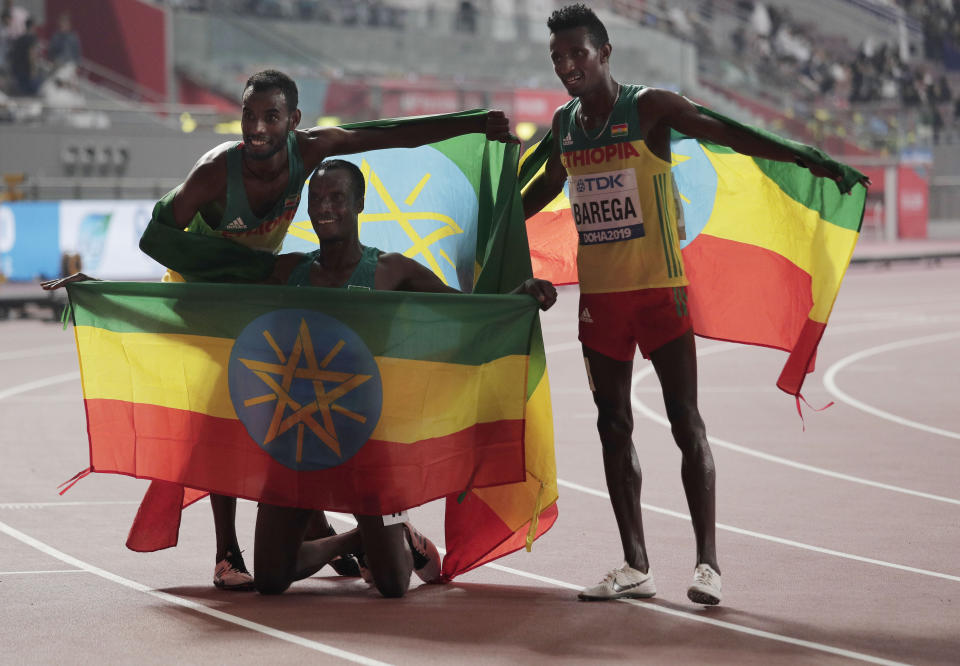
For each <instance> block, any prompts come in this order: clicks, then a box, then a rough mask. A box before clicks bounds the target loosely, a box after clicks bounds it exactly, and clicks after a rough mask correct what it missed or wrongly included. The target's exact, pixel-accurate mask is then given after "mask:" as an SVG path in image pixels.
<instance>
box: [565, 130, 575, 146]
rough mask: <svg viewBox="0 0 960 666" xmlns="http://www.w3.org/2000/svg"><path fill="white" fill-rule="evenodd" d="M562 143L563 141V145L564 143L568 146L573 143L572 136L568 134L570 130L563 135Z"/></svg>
mask: <svg viewBox="0 0 960 666" xmlns="http://www.w3.org/2000/svg"><path fill="white" fill-rule="evenodd" d="M562 143H563V145H565V146H569V145H570V144H572V143H573V137H572V136H570V132H567V135H566V136H565V137H563V141H562Z"/></svg>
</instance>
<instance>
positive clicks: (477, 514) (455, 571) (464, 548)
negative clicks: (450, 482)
mask: <svg viewBox="0 0 960 666" xmlns="http://www.w3.org/2000/svg"><path fill="white" fill-rule="evenodd" d="M556 520H557V503H556V502H554V503H553V504H551V505H550V506H547V507H544V508H543V510H542V511H541V512H540V518H539V521H538V523H537V532H536V536H535V537H534V538H536V539H539V538H540V536H541V535H542V534H543V533H545V532H546V531H547V530H549V529H550V528H551V527H553V524H554V522H556ZM445 525H446V530H445V536H444V540H445V542H446V544H447V556H446V557H444V558H443V571H442V576H443V579H444V580H447V581H449V580H453V579H454V578H455V577H457V576H459V575H460V574H462V573H465V572H467V571H470V570H471V569H475V568H477V567H479V566H481V565H483V564H486V563H487V562H492V561H493V560H495V559H497V558H498V557H503V556H504V555H507V554H509V553H512V552H514V551H517V550H520V549H521V548H524V547H525V546H526V545H527V532H528V531H529V530H530V522H529V521H527V522H526V523H524V524H523V525H522V526H521V527H520V528H519V529H518V530H515V531H514V530H511V529H510V528H509V527H508V526H507V524H506V523H504V522H503V520H502V519H501V518H500V516H499V515H497V513H496V512H495V511H494V510H493V509H491V508H490V506H489V505H488V504H487V503H486V502H484V501H483V500H482V499H480V497H479V496H478V495H476V494H475V493H470V494H469V495H467V498H466V499H465V500H464V501H463V502H462V503H457V502H455V501H450V500H448V501H447V517H446V521H445ZM478 529H479V530H482V533H480V532H478ZM490 544H494V546H493V547H492V548H491V547H490Z"/></svg>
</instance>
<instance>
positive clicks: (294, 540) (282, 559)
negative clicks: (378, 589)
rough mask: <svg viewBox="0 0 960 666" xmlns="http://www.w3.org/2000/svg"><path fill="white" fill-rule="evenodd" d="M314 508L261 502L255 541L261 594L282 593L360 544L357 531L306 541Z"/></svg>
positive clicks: (256, 566) (255, 555) (256, 581)
mask: <svg viewBox="0 0 960 666" xmlns="http://www.w3.org/2000/svg"><path fill="white" fill-rule="evenodd" d="M313 513H314V511H313V510H312V509H296V508H291V507H284V506H273V505H270V504H261V505H260V507H259V508H258V509H257V528H256V535H255V537H254V542H253V565H254V570H253V574H254V576H253V579H254V584H255V585H256V588H257V591H259V592H260V593H261V594H280V593H281V592H283V591H284V590H286V589H287V588H288V587H290V584H291V583H292V582H293V581H295V580H300V579H302V578H307V577H308V576H312V575H313V574H315V573H316V572H317V571H319V570H320V569H321V568H322V567H323V566H324V565H325V564H327V563H329V562H330V560H332V559H333V558H335V557H337V556H338V555H345V554H346V553H352V552H356V551H357V550H358V549H359V547H360V535H359V533H358V531H357V530H351V531H349V532H344V533H343V534H337V535H336V536H332V537H327V538H325V539H317V540H315V541H307V542H304V540H303V537H304V534H305V533H306V530H307V525H308V524H309V522H310V519H311V516H312V514H313Z"/></svg>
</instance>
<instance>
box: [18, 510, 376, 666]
mask: <svg viewBox="0 0 960 666" xmlns="http://www.w3.org/2000/svg"><path fill="white" fill-rule="evenodd" d="M0 532H3V533H4V534H7V535H8V536H11V537H13V538H14V539H17V540H18V541H21V542H22V543H25V544H26V545H28V546H32V547H33V548H36V549H37V550H39V551H40V552H41V553H44V554H46V555H50V556H51V557H55V558H57V559H58V560H60V561H61V562H64V563H66V564H69V565H71V566H74V567H77V568H78V569H82V570H84V571H87V572H89V573H92V574H94V575H96V576H100V577H101V578H105V579H106V580H109V581H110V582H113V583H117V584H118V585H123V586H124V587H128V588H130V589H132V590H136V591H137V592H143V593H144V594H148V595H150V596H151V597H155V598H157V599H159V600H160V601H163V602H166V603H169V604H174V605H176V606H182V607H183V608H187V609H189V610H192V611H195V612H197V613H201V614H203V615H208V616H210V617H213V618H216V619H218V620H221V621H223V622H228V623H230V624H235V625H237V626H240V627H243V628H244V629H250V630H251V631H256V632H258V633H261V634H264V635H266V636H270V637H271V638H277V639H279V640H282V641H287V642H288V643H293V644H294V645H299V646H300V647H305V648H307V649H309V650H314V651H316V652H320V653H323V654H326V655H330V656H332V657H338V658H340V659H344V660H346V661H350V662H353V663H355V664H369V665H371V666H374V665H377V666H379V665H381V664H385V663H386V662H382V661H377V660H376V659H370V658H369V657H364V656H363V655H359V654H355V653H353V652H347V651H346V650H341V649H339V648H335V647H333V646H332V645H326V644H325V643H318V642H317V641H312V640H310V639H308V638H303V637H302V636H297V635H295V634H291V633H289V632H286V631H281V630H280V629H274V628H273V627H268V626H266V625H264V624H260V623H259V622H253V621H251V620H246V619H244V618H242V617H237V616H235V615H230V614H229V613H224V612H222V611H218V610H216V609H214V608H210V607H209V606H204V605H203V604H200V603H197V602H195V601H191V600H189V599H184V598H182V597H177V596H174V595H172V594H168V593H167V592H161V591H160V590H155V589H153V588H151V587H147V586H146V585H144V584H143V583H138V582H136V581H133V580H130V579H129V578H124V577H122V576H118V575H117V574H114V573H110V572H109V571H105V570H103V569H101V568H99V567H95V566H93V565H92V564H88V563H87V562H84V561H82V560H78V559H77V558H75V557H73V556H71V555H67V554H66V553H64V552H61V551H59V550H57V549H56V548H53V547H52V546H49V545H47V544H45V543H43V542H42V541H39V540H37V539H34V538H33V537H31V536H29V535H27V534H24V533H23V532H21V531H19V530H17V529H14V528H13V527H10V526H9V525H7V524H6V523H4V522H0Z"/></svg>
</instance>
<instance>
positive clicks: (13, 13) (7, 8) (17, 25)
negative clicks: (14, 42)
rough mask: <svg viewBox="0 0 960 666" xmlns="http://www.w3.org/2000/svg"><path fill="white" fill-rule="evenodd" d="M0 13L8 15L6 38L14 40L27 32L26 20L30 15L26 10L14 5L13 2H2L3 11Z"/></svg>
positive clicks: (7, 0) (10, 0)
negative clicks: (8, 22)
mask: <svg viewBox="0 0 960 666" xmlns="http://www.w3.org/2000/svg"><path fill="white" fill-rule="evenodd" d="M0 12H3V13H4V14H10V24H9V28H8V30H9V34H8V35H7V36H8V37H10V38H11V39H16V38H17V37H19V36H20V35H22V34H23V33H24V32H26V31H27V19H29V18H30V13H29V12H28V11H27V10H26V9H24V8H23V7H19V6H17V5H14V4H13V0H3V9H2V10H0Z"/></svg>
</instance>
